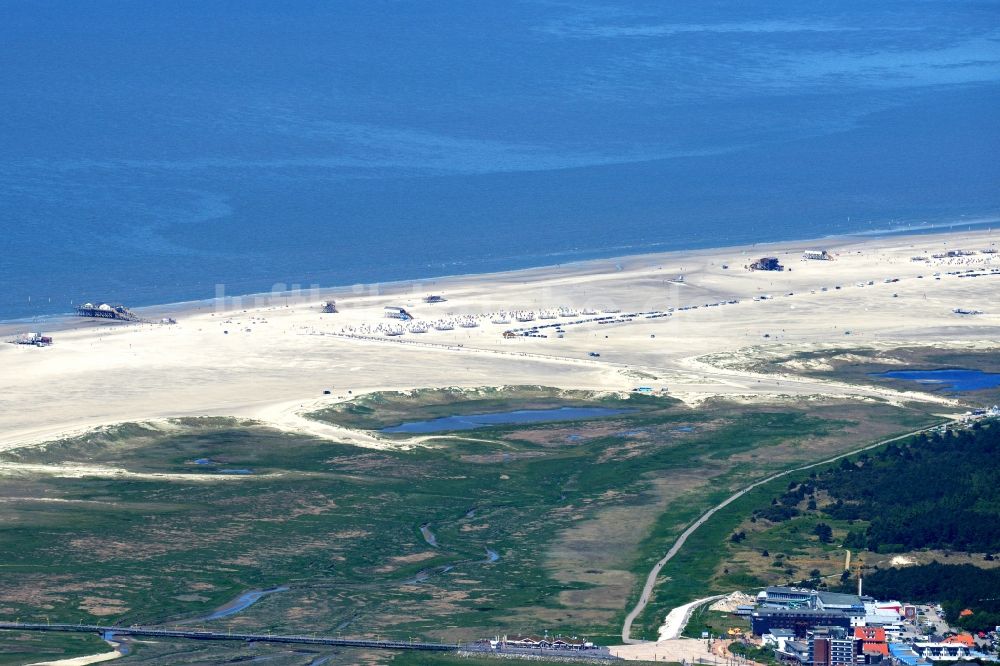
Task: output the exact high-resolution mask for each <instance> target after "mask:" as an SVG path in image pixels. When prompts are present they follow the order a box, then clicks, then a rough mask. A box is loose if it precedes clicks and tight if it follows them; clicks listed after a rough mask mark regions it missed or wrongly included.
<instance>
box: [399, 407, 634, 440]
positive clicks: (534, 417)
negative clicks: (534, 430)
mask: <svg viewBox="0 0 1000 666" xmlns="http://www.w3.org/2000/svg"><path fill="white" fill-rule="evenodd" d="M631 411H633V410H631V409H612V408H608V407H557V408H554V409H518V410H514V411H510V412H496V413H493V414H466V415H463V416H442V417H440V418H436V419H430V420H427V421H408V422H407V423H401V424H400V425H396V426H391V427H389V428H383V429H382V432H390V433H392V432H396V433H411V434H412V433H430V432H449V431H452V430H475V429H476V428H485V427H488V426H493V425H506V424H511V423H547V422H553V421H581V420H583V419H597V418H603V417H605V416H615V415H616V414H626V413H628V412H631ZM572 437H573V436H572V435H570V438H572Z"/></svg>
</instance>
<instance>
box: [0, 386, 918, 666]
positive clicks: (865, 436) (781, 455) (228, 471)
mask: <svg viewBox="0 0 1000 666" xmlns="http://www.w3.org/2000/svg"><path fill="white" fill-rule="evenodd" d="M518 391H519V390H518V389H510V390H508V392H507V393H509V396H508V397H509V402H508V404H510V405H512V407H511V408H515V409H520V408H524V405H526V404H534V405H538V404H544V405H545V406H565V405H566V404H574V405H577V404H582V403H587V404H593V403H595V402H598V403H600V404H601V405H602V406H612V407H622V408H628V409H632V410H634V411H632V412H630V413H628V414H622V415H617V416H613V417H609V418H604V419H598V420H591V421H586V422H562V423H548V424H531V425H522V426H504V427H491V428H484V429H480V430H476V431H475V437H476V439H477V440H480V441H469V440H463V439H455V440H447V439H440V440H435V446H434V447H432V448H414V449H412V450H408V451H395V450H372V449H361V448H355V447H351V446H346V445H341V444H337V443H333V442H328V441H321V440H316V439H312V438H308V437H304V436H295V435H290V434H287V433H282V432H278V431H274V430H271V429H267V428H264V427H261V426H259V425H256V424H253V423H241V422H236V421H232V420H224V419H189V420H184V421H177V422H171V423H170V424H166V425H161V426H157V427H152V426H143V425H128V426H122V427H118V428H111V429H107V430H104V431H101V432H99V433H95V434H91V435H88V436H85V437H80V438H75V439H70V440H65V441H60V442H54V443H51V444H49V445H47V446H44V447H35V448H27V449H20V450H15V451H8V452H5V453H3V454H0V474H2V475H3V480H4V483H3V484H2V486H0V616H2V617H5V618H11V619H13V618H15V617H20V618H21V619H22V620H25V621H45V618H46V617H48V618H50V619H51V621H53V622H56V621H59V622H74V623H75V622H78V621H81V620H82V621H83V622H98V623H114V622H118V623H125V624H130V623H141V624H166V625H174V624H181V623H186V624H188V625H189V626H194V627H211V628H213V629H217V630H222V631H225V630H226V629H229V628H231V629H233V630H254V631H268V630H270V631H273V632H275V633H311V632H316V633H323V634H341V635H348V636H370V637H378V636H382V637H391V638H397V639H408V638H416V639H423V640H439V641H449V642H450V641H466V640H475V639H478V638H483V637H488V636H493V635H495V634H497V633H517V632H538V631H542V630H548V631H549V633H550V634H559V633H562V634H566V635H578V636H587V637H588V638H590V639H591V640H595V642H599V643H615V642H618V633H619V631H620V622H621V619H622V617H623V616H624V614H625V610H626V608H627V607H628V605H629V604H630V603H631V602H632V600H633V599H634V596H635V595H636V594H637V592H638V589H639V588H640V586H641V581H642V580H643V579H644V578H645V575H646V572H647V571H648V568H649V567H650V566H651V565H652V563H653V562H654V561H655V560H656V559H658V558H659V557H660V556H661V555H662V553H663V552H664V551H665V550H666V549H667V547H668V546H669V543H670V541H671V540H672V538H673V537H675V536H676V534H678V533H679V532H680V531H682V530H683V529H684V527H685V526H686V525H687V524H688V523H689V522H690V521H691V520H693V519H694V518H695V517H696V516H697V515H698V514H700V513H701V512H702V511H704V509H705V508H707V507H708V506H710V505H711V504H712V503H714V502H717V501H719V500H720V499H721V498H722V497H724V496H726V495H727V494H729V493H731V492H732V491H733V490H734V489H735V488H738V487H740V486H741V485H745V484H746V483H747V482H749V481H752V480H753V479H756V478H759V477H760V476H763V475H765V474H766V473H768V472H772V471H774V470H778V469H784V468H787V467H789V466H792V465H794V464H796V463H799V464H801V463H802V462H808V461H811V460H816V459H820V458H822V457H824V456H828V455H831V454H833V453H835V452H837V451H841V450H849V449H853V448H856V447H858V446H860V445H862V444H864V443H866V442H869V441H871V440H873V439H876V438H878V437H881V436H886V435H888V434H889V433H894V432H902V431H905V430H908V429H912V428H915V427H917V426H918V425H921V424H923V423H928V422H930V421H931V420H933V417H931V416H930V415H928V414H926V413H924V412H922V411H920V410H918V409H913V408H898V407H891V406H889V405H886V404H882V403H876V402H849V403H848V402H823V401H816V402H808V403H801V404H794V405H793V404H779V405H753V406H751V405H735V404H731V403H723V402H719V403H708V404H705V405H704V406H703V407H702V408H699V409H697V410H692V409H690V408H687V407H685V406H684V405H682V404H680V403H678V402H677V401H675V400H672V399H669V398H665V397H649V396H642V397H640V396H632V397H629V396H626V397H601V398H595V397H590V398H587V397H583V396H569V397H568V398H567V402H566V403H564V402H560V400H562V398H561V397H560V394H559V392H555V391H553V392H552V394H551V395H549V397H547V398H545V400H544V402H539V395H538V392H539V391H540V389H537V388H531V389H526V392H525V394H523V395H522V394H520V393H519V392H518ZM419 393H425V392H419ZM425 397H428V402H431V403H434V402H435V401H437V402H438V403H439V404H438V405H437V406H436V407H435V409H434V411H433V413H428V411H427V410H426V409H423V408H418V407H414V408H413V409H412V410H411V409H410V405H411V403H412V400H413V398H414V396H413V395H407V396H404V398H405V399H404V400H403V402H404V403H405V405H403V404H399V403H397V402H395V401H396V400H400V399H401V398H400V396H399V395H398V394H390V395H387V396H382V397H380V398H377V399H376V398H371V399H367V400H366V401H365V404H378V403H380V402H381V401H385V402H386V403H387V404H389V405H390V407H386V408H385V409H386V411H387V413H391V417H389V416H386V417H385V418H380V419H379V420H378V421H377V422H376V421H374V420H369V421H368V423H369V424H375V427H378V425H380V424H385V423H398V422H400V421H401V420H412V419H414V418H426V417H428V416H430V417H433V416H441V415H451V414H456V413H471V412H478V411H482V410H483V405H482V403H481V402H477V400H461V399H453V403H452V406H451V408H449V409H446V408H445V405H447V404H448V403H446V402H441V401H440V400H439V398H440V395H439V393H435V392H426V396H425ZM417 398H418V399H419V398H420V395H417ZM491 400H498V401H500V400H504V397H503V396H493V397H491ZM588 401H589V402H588ZM418 402H419V400H418ZM366 418H368V419H373V418H375V417H372V416H371V415H369V416H367V417H366ZM769 493H770V494H769ZM771 494H773V491H772V490H769V489H761V497H762V498H763V497H764V496H766V497H767V498H769V497H770V496H771ZM754 502H757V500H753V501H747V502H739V503H736V504H734V505H731V506H730V507H729V508H728V509H727V511H726V512H720V514H717V518H718V520H713V521H711V522H710V523H709V524H708V525H706V526H705V528H703V530H701V531H699V532H698V533H696V535H695V537H694V538H693V540H692V541H689V545H688V547H686V548H685V549H684V550H683V551H682V553H681V555H680V556H679V557H678V558H677V559H675V561H674V563H672V565H674V566H671V567H669V568H668V569H665V570H664V577H663V578H661V582H660V584H659V586H658V589H657V595H656V599H655V600H654V602H653V603H652V604H651V606H650V609H649V611H648V612H647V613H646V614H645V615H644V616H643V617H642V618H640V620H641V622H638V623H637V624H636V631H635V632H634V634H633V635H638V636H646V637H653V636H655V629H656V626H658V624H659V623H660V622H661V621H662V617H663V614H664V613H665V612H666V610H668V609H669V608H670V607H672V605H674V604H675V602H677V603H683V602H684V601H688V600H690V599H693V598H697V597H698V596H705V594H706V593H710V591H709V592H706V585H707V581H709V580H711V579H712V576H713V573H714V571H715V567H716V564H717V563H718V560H719V558H721V557H722V554H723V552H725V551H724V548H723V546H724V544H725V541H726V539H727V538H728V536H729V533H730V532H731V530H732V528H733V527H735V525H737V524H739V522H741V521H742V520H743V519H744V518H745V516H746V515H747V512H748V511H749V510H750V509H752V508H755V507H756V506H757V504H755V503H754ZM757 503H759V502H757ZM748 581H749V579H741V578H738V577H730V578H729V579H722V580H721V581H719V584H718V585H712V586H711V587H712V588H713V589H715V588H720V589H721V588H725V591H729V589H732V588H730V587H728V586H730V585H737V583H746V582H748ZM737 586H743V585H737ZM275 587H284V588H287V589H282V590H280V591H276V592H274V593H271V594H268V595H266V596H264V597H263V598H262V599H261V600H260V601H258V602H256V603H255V604H253V605H251V606H249V607H248V608H246V609H245V610H243V611H242V612H239V613H235V614H233V615H229V616H227V617H221V618H218V619H207V618H206V617H205V616H206V615H207V614H209V613H211V612H212V611H213V610H214V609H217V608H219V607H221V606H223V605H224V604H226V603H227V602H229V601H231V600H233V599H235V598H236V597H238V596H239V595H240V594H242V593H244V592H246V591H249V590H266V589H270V588H275ZM161 647H162V646H161ZM161 647H152V646H145V647H143V646H141V645H140V646H138V649H137V650H136V654H135V656H134V657H132V658H131V659H133V660H136V659H139V658H140V656H141V655H142V654H146V655H160V654H161ZM188 649H190V650H195V648H183V647H178V648H177V652H176V653H175V654H174V656H173V657H172V659H173V661H174V662H175V663H183V661H182V658H181V655H183V654H188V653H187V652H185V650H188ZM223 649H224V648H222V647H212V648H207V647H198V648H197V651H198V652H197V654H199V655H202V656H201V657H199V658H205V657H204V654H205V652H204V651H205V650H210V652H211V653H212V654H217V653H219V652H217V651H218V650H223ZM229 649H232V648H229ZM98 651H100V650H98ZM190 654H191V655H193V654H195V652H190ZM220 654H221V653H220ZM160 658H161V657H160V656H156V657H155V658H154V657H152V656H150V657H149V659H150V660H151V661H150V663H153V662H155V661H156V659H160ZM192 658H193V657H192ZM373 658H375V659H377V660H378V659H384V658H385V657H384V655H383V656H378V655H376V656H375V657H373ZM292 663H294V662H292Z"/></svg>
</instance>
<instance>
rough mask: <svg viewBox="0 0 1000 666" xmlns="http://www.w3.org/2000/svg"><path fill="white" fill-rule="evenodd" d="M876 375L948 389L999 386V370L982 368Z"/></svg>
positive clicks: (963, 389) (964, 389)
mask: <svg viewBox="0 0 1000 666" xmlns="http://www.w3.org/2000/svg"><path fill="white" fill-rule="evenodd" d="M875 376H876V377H887V378H889V379H901V380H904V381H911V382H916V383H918V384H923V385H925V386H927V387H929V388H930V387H940V388H943V389H946V390H948V391H959V392H960V391H978V390H980V389H988V388H996V387H998V386H1000V372H983V371H982V370H962V369H960V368H959V369H950V370H893V371H891V372H882V373H877V374H875Z"/></svg>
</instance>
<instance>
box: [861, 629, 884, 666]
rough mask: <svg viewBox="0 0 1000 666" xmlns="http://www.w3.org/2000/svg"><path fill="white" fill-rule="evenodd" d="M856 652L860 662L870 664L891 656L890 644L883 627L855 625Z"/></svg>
mask: <svg viewBox="0 0 1000 666" xmlns="http://www.w3.org/2000/svg"><path fill="white" fill-rule="evenodd" d="M854 641H855V644H856V645H857V649H856V650H855V654H856V655H857V661H858V663H859V664H870V663H872V662H878V661H881V660H882V658H883V657H888V656H889V644H888V643H887V642H886V640H885V629H883V628H882V627H854Z"/></svg>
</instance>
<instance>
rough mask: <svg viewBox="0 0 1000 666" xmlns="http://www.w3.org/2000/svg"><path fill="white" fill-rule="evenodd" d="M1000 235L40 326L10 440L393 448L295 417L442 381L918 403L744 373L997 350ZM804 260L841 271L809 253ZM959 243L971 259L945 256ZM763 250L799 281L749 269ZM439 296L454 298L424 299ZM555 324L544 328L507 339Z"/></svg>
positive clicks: (460, 281) (2, 423)
mask: <svg viewBox="0 0 1000 666" xmlns="http://www.w3.org/2000/svg"><path fill="white" fill-rule="evenodd" d="M998 241H1000V238H998V235H997V234H994V233H992V232H991V231H989V230H980V231H969V232H959V233H948V234H937V235H914V236H889V237H878V238H874V237H873V238H842V239H836V240H825V241H812V242H807V241H798V242H789V243H778V244H770V245H767V246H760V245H758V246H756V247H738V248H722V249H716V250H699V251H689V252H672V253H665V254H657V255H644V256H632V257H626V258H621V259H608V260H600V261H591V262H585V263H580V264H573V265H567V266H557V267H549V268H540V269H531V270H525V271H517V272H510V273H501V274H492V275H479V276H463V277H454V278H447V279H440V280H436V281H423V282H419V283H411V284H393V285H389V286H388V287H385V288H379V287H377V286H366V287H363V288H356V289H353V290H352V289H342V290H337V291H335V292H331V293H333V294H334V296H333V297H335V298H336V302H337V307H338V309H339V313H337V314H324V313H323V312H321V301H322V300H324V299H326V298H328V297H330V296H329V295H328V294H325V293H324V294H315V295H313V297H312V298H287V297H281V296H279V297H273V298H264V297H259V298H250V297H247V298H244V299H243V300H242V302H239V303H232V302H230V303H228V304H227V308H228V309H222V308H221V306H215V307H213V306H208V305H205V304H200V305H199V306H197V307H194V306H192V309H190V310H184V309H181V310H180V311H176V308H173V309H172V310H171V311H173V312H175V314H174V316H175V317H176V319H177V322H178V323H176V324H172V325H164V324H159V323H156V324H121V325H110V326H109V325H107V324H106V323H105V324H102V323H101V322H97V321H92V322H84V324H85V325H80V324H81V322H79V321H77V322H74V324H75V325H74V326H72V327H70V328H68V329H66V330H57V331H42V333H44V334H51V335H53V337H54V340H55V342H54V344H53V345H52V346H50V347H44V348H39V347H33V346H22V345H14V344H2V345H0V448H10V447H12V446H17V445H21V444H25V443H31V442H40V441H45V440H49V439H53V438H57V437H61V436H64V435H67V434H70V433H76V432H80V431H83V430H86V429H88V428H93V427H97V426H102V425H108V424H113V423H121V422H128V421H155V420H162V419H169V418H175V417H187V416H233V417H240V418H250V419H258V420H261V421H264V422H266V423H269V424H273V425H274V426H275V427H279V428H284V429H288V430H293V431H301V432H309V433H313V434H316V435H320V436H328V437H334V438H339V439H341V440H343V441H353V442H355V443H358V444H361V445H365V446H382V445H386V444H385V443H384V442H382V441H380V440H379V439H378V438H376V437H373V436H371V435H368V434H364V433H354V432H345V431H339V430H337V429H335V428H332V427H329V426H325V425H322V424H318V423H315V422H312V421H309V420H307V419H304V418H302V416H301V414H302V413H304V412H306V411H308V410H310V409H313V408H315V407H317V406H321V405H322V404H324V403H325V402H329V401H335V400H343V399H347V398H349V397H350V396H352V395H354V396H356V395H358V394H360V393H365V392H369V391H375V390H385V389H394V390H405V389H411V388H420V387H436V386H462V387H475V386H498V385H514V384H540V385H548V386H557V387H562V388H567V389H592V390H607V391H629V390H633V389H635V388H637V387H639V386H643V387H649V388H650V389H652V390H654V391H661V390H665V391H667V392H669V394H670V395H673V396H676V397H679V398H681V399H684V400H685V401H688V402H691V403H695V402H697V401H699V400H702V399H705V398H707V397H711V396H730V397H736V398H740V399H757V398H760V397H763V398H767V399H771V398H775V397H777V396H793V397H806V396H821V395H831V396H855V397H857V398H859V399H865V398H872V397H882V398H888V399H890V400H901V399H905V398H906V397H912V395H911V396H907V395H904V394H902V393H896V392H893V391H889V390H885V389H878V388H869V387H853V386H847V385H843V384H837V383H832V382H824V381H819V380H814V379H807V378H802V377H796V376H794V374H792V373H789V374H788V375H787V376H775V375H766V376H765V375H758V374H754V373H752V372H749V371H747V370H746V369H744V368H742V367H740V366H741V365H742V361H746V360H751V359H752V358H753V357H754V356H755V355H758V354H761V353H766V352H769V351H776V350H781V351H786V352H789V353H791V352H794V351H799V350H810V349H820V348H824V347H890V346H895V345H935V346H954V345H964V346H977V347H990V346H994V345H997V344H998V343H1000V255H998V254H993V253H991V252H983V250H995V249H997V242H998ZM806 249H813V250H816V249H825V250H827V251H829V252H830V254H831V255H832V256H833V260H831V261H818V260H808V259H805V258H803V251H804V250H806ZM954 250H967V251H974V252H975V253H974V254H969V255H967V256H959V257H942V258H932V255H934V254H944V253H947V252H948V251H954ZM763 255H773V256H776V257H778V258H779V260H780V261H781V262H782V263H783V264H784V265H785V266H786V270H785V271H783V272H768V271H750V270H748V269H747V268H746V266H747V265H748V264H749V263H750V262H752V261H753V260H755V259H757V258H759V257H760V256H763ZM914 257H926V259H922V260H914V259H913V258H914ZM967 271H972V273H967ZM994 271H996V272H994ZM974 274H975V275H977V276H976V277H973V275H974ZM679 276H683V280H679V279H678V278H679ZM431 294H435V295H440V296H442V297H444V298H445V299H446V300H445V301H444V302H440V303H426V302H424V298H425V297H426V296H428V295H431ZM734 301H735V302H734ZM712 304H719V305H712ZM690 306H699V307H697V308H691V307H690ZM386 307H402V308H405V309H406V310H407V311H409V312H410V313H412V314H413V315H414V317H415V321H414V322H397V321H394V320H390V319H387V318H386V317H385V312H386V311H385V308H386ZM671 308H673V310H672V311H671V310H670V309H671ZM682 308H690V309H682ZM956 308H961V309H965V310H969V311H979V312H981V313H979V314H966V315H963V314H957V313H955V312H954V310H955V309H956ZM167 309H169V308H167V307H165V308H163V311H166V310H167ZM152 310H154V311H155V310H156V309H155V308H154V309H152ZM630 315H635V316H630ZM654 315H656V316H654ZM599 317H606V318H609V319H607V320H606V323H599V322H598V321H595V320H596V319H597V318H599ZM532 318H533V319H532ZM519 319H523V320H529V321H519ZM495 322H496V323H495ZM575 322H582V323H575ZM557 323H561V324H562V326H561V330H562V333H561V334H560V333H558V332H557V331H556V328H555V327H554V326H552V325H553V324H557ZM542 325H545V326H547V328H544V329H539V335H545V336H546V337H524V336H522V335H517V336H514V337H505V336H504V335H503V334H504V331H509V330H511V329H528V328H531V327H533V326H542ZM24 330H25V331H27V330H28V329H27V328H25V329H24ZM5 332H9V333H14V332H15V331H13V330H12V329H11V328H10V327H7V328H6V331H5ZM388 333H400V334H399V335H388ZM595 354H599V356H595ZM325 391H330V393H329V394H325V393H324V392H325ZM936 399H938V400H940V401H942V403H943V404H942V411H947V410H948V408H949V406H948V405H947V404H946V402H947V401H946V400H944V399H943V398H936ZM412 443H417V442H416V441H414V442H411V444H412Z"/></svg>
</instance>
